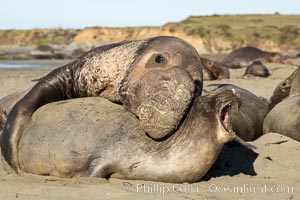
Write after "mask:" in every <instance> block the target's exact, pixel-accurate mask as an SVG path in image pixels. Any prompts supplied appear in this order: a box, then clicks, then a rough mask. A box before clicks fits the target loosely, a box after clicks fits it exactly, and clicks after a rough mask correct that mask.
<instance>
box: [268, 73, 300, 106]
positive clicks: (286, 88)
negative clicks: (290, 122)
mask: <svg viewBox="0 0 300 200" xmlns="http://www.w3.org/2000/svg"><path fill="white" fill-rule="evenodd" d="M298 71H299V67H298V68H297V69H296V70H295V71H294V72H293V73H292V74H291V75H290V76H288V77H287V78H286V79H284V80H283V81H282V82H280V83H279V84H278V85H277V87H276V88H275V90H274V91H273V94H272V96H271V97H270V100H269V110H271V109H272V108H273V107H274V106H276V105H277V104H278V103H280V102H281V101H282V100H283V99H285V98H286V97H288V96H289V94H290V91H291V87H292V84H293V81H294V79H295V76H296V73H297V72H298Z"/></svg>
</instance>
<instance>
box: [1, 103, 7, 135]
mask: <svg viewBox="0 0 300 200" xmlns="http://www.w3.org/2000/svg"><path fill="white" fill-rule="evenodd" d="M6 120H7V113H6V112H5V111H4V110H3V108H2V107H1V106H0V131H2V130H3V128H4V125H5V123H6Z"/></svg>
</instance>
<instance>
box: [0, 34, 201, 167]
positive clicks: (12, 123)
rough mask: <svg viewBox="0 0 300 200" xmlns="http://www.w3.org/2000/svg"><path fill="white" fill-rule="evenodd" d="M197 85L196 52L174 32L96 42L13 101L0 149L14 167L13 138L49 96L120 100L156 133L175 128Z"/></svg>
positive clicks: (164, 134)
mask: <svg viewBox="0 0 300 200" xmlns="http://www.w3.org/2000/svg"><path fill="white" fill-rule="evenodd" d="M201 91H202V69H201V63H200V57H199V55H198V53H197V51H196V50H195V49H194V48H193V47H192V46H191V45H189V44H188V43H187V42H185V41H183V40H181V39H179V38H176V37H167V36H166V37H155V38H150V39H146V40H140V41H125V42H121V43H116V44H111V45H106V46H101V47H98V48H95V49H93V50H91V51H89V52H87V53H86V54H84V55H82V56H80V57H79V58H78V59H76V60H74V61H73V62H71V63H69V64H66V65H65V66H63V67H60V68H57V69H55V70H53V71H52V72H50V73H49V74H48V75H46V76H45V77H44V78H42V79H41V80H39V82H38V83H37V84H36V85H35V86H34V87H33V88H32V89H31V90H30V91H29V92H28V93H27V94H26V95H25V96H24V98H22V99H21V100H20V101H19V102H18V103H17V104H16V105H15V106H14V107H13V109H12V110H11V112H10V113H9V114H8V119H7V123H6V124H5V127H4V130H3V135H2V141H1V152H2V155H3V156H4V158H5V159H6V161H7V162H8V163H9V164H10V165H11V166H12V167H13V168H14V169H15V170H16V171H17V172H18V171H19V167H18V144H19V140H20V138H21V136H22V133H23V131H24V129H25V128H26V126H27V124H28V122H29V120H30V118H31V116H32V114H33V113H34V112H35V111H36V110H37V109H38V108H39V107H41V106H43V105H45V104H47V103H50V102H55V101H59V100H64V99H71V98H77V97H87V96H99V97H104V98H106V99H108V100H110V101H112V102H117V103H120V104H123V105H125V106H126V108H127V109H128V110H130V111H131V112H132V113H134V114H135V115H136V116H137V117H138V118H139V120H140V122H141V127H142V128H143V129H144V130H145V132H147V134H148V135H150V136H151V137H153V138H155V139H161V138H163V137H167V136H169V135H170V134H172V133H173V132H174V131H175V129H176V127H177V126H178V125H179V123H180V122H181V119H182V118H183V116H184V115H185V114H186V111H187V110H188V108H189V106H190V104H191V102H192V101H193V100H194V98H195V97H196V96H198V95H200V94H201ZM170 97H174V98H170Z"/></svg>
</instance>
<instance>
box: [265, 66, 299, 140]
mask: <svg viewBox="0 0 300 200" xmlns="http://www.w3.org/2000/svg"><path fill="white" fill-rule="evenodd" d="M263 131H264V134H267V133H269V132H275V133H280V134H283V135H285V136H288V137H290V138H293V139H294V140H297V141H300V67H298V70H297V71H296V73H295V77H294V81H293V83H292V87H291V90H290V94H289V96H288V97H287V98H286V99H284V100H283V101H281V102H280V103H278V104H277V105H276V106H275V107H274V108H273V109H272V110H271V111H270V112H269V113H268V115H267V116H266V118H265V120H264V129H263Z"/></svg>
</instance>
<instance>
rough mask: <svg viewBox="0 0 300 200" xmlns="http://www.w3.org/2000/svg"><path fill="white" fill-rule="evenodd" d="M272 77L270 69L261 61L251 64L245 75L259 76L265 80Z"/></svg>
mask: <svg viewBox="0 0 300 200" xmlns="http://www.w3.org/2000/svg"><path fill="white" fill-rule="evenodd" d="M270 75H271V74H270V72H269V70H268V68H267V67H266V66H265V65H264V64H263V63H262V62H261V61H260V60H256V61H254V62H253V63H251V65H249V66H248V67H247V69H246V71H245V74H244V76H259V77H264V78H266V77H269V76H270Z"/></svg>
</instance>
